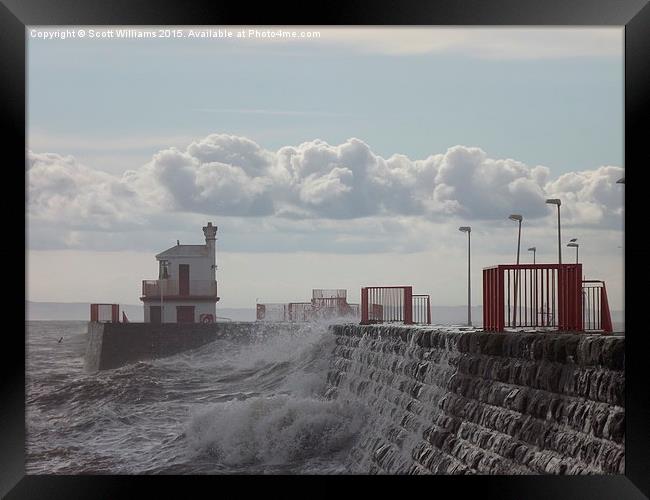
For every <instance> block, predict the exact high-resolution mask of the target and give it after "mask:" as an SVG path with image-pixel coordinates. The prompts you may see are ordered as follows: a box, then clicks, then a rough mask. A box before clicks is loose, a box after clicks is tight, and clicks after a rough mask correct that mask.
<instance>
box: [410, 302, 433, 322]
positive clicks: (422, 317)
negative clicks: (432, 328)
mask: <svg viewBox="0 0 650 500" xmlns="http://www.w3.org/2000/svg"><path fill="white" fill-rule="evenodd" d="M413 323H415V324H418V325H430V324H431V297H430V296H429V295H413Z"/></svg>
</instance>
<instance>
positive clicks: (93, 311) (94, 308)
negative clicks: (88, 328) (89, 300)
mask: <svg viewBox="0 0 650 500" xmlns="http://www.w3.org/2000/svg"><path fill="white" fill-rule="evenodd" d="M90 321H99V304H90Z"/></svg>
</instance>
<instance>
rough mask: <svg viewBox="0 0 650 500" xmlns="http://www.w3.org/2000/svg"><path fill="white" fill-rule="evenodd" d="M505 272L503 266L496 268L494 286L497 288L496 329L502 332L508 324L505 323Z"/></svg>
mask: <svg viewBox="0 0 650 500" xmlns="http://www.w3.org/2000/svg"><path fill="white" fill-rule="evenodd" d="M503 273H504V269H503V268H502V267H501V266H498V267H497V268H496V269H495V280H494V286H495V289H496V292H497V293H496V297H497V300H496V304H495V306H496V311H495V313H496V319H497V325H496V331H497V332H502V331H503V330H505V327H506V324H505V321H506V319H505V297H504V294H505V292H504V289H503V288H504V287H503V285H504V283H503Z"/></svg>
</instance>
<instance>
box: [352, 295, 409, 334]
mask: <svg viewBox="0 0 650 500" xmlns="http://www.w3.org/2000/svg"><path fill="white" fill-rule="evenodd" d="M393 322H400V323H404V324H405V325H411V324H413V287H411V286H370V287H364V288H362V289H361V324H362V325H368V324H370V323H393Z"/></svg>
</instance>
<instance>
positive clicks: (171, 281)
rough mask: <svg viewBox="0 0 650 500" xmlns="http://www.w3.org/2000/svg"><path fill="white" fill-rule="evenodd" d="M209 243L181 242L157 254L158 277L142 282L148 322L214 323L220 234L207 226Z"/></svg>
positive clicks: (217, 298) (142, 297) (204, 230)
mask: <svg viewBox="0 0 650 500" xmlns="http://www.w3.org/2000/svg"><path fill="white" fill-rule="evenodd" d="M203 234H204V235H205V245H181V244H180V243H178V244H177V245H176V246H173V247H171V248H168V249H167V250H165V251H164V252H161V253H159V254H158V255H156V260H157V261H158V279H157V280H144V281H143V282H142V296H141V297H140V300H142V302H143V303H144V321H145V322H146V323H161V322H163V323H212V322H214V321H215V318H216V304H217V302H218V301H219V297H218V295H217V280H216V268H217V266H216V248H215V246H216V239H217V238H216V236H217V226H213V225H212V222H208V225H207V226H205V227H204V228H203Z"/></svg>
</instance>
